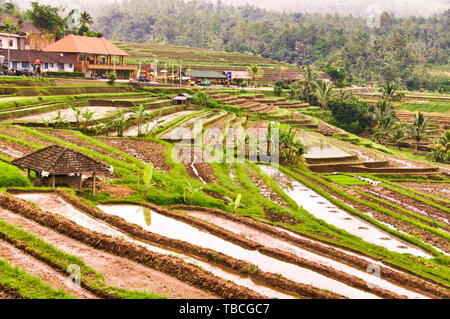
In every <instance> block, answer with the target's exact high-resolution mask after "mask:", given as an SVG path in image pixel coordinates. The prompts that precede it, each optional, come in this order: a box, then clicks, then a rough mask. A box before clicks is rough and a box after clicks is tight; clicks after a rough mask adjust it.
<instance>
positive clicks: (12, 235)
mask: <svg viewBox="0 0 450 319" xmlns="http://www.w3.org/2000/svg"><path fill="white" fill-rule="evenodd" d="M0 234H1V236H2V237H3V238H6V239H8V241H10V242H15V243H20V244H21V249H25V250H26V251H27V252H28V253H32V254H33V255H34V256H37V257H38V258H39V259H41V260H43V261H46V262H48V263H50V264H52V265H54V267H57V268H58V270H59V271H62V272H65V271H66V269H67V268H68V267H69V266H70V265H77V266H79V267H80V271H81V281H82V282H83V283H84V284H85V285H86V286H87V287H89V288H91V289H93V290H97V289H98V290H101V291H103V292H105V293H107V294H109V295H112V296H115V297H117V298H123V299H136V298H139V299H159V298H164V297H162V296H158V295H156V294H154V293H151V292H140V291H129V290H126V289H123V288H117V287H113V286H109V285H107V283H106V281H105V278H104V277H103V276H102V275H101V274H100V273H98V272H96V271H95V270H94V269H92V268H91V267H89V266H87V265H86V264H85V263H84V261H83V260H81V259H80V258H78V257H75V256H73V255H70V254H67V253H65V252H63V251H61V250H59V249H57V248H56V247H54V246H53V245H51V244H49V243H47V242H45V241H43V240H42V239H40V238H38V237H36V236H34V235H33V234H31V233H28V232H26V231H25V230H23V229H21V228H18V227H16V226H14V225H11V224H9V223H6V222H4V221H3V220H0Z"/></svg>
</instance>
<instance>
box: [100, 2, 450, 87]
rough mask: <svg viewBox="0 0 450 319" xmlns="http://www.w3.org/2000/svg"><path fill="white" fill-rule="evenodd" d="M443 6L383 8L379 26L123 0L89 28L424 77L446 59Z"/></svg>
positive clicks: (373, 76) (355, 74)
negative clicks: (408, 13) (403, 11)
mask: <svg viewBox="0 0 450 319" xmlns="http://www.w3.org/2000/svg"><path fill="white" fill-rule="evenodd" d="M449 13H450V11H447V12H445V13H442V14H440V15H437V16H435V17H432V18H423V17H409V18H395V17H392V16H391V15H389V14H387V13H384V14H383V15H382V16H381V19H380V27H379V28H369V27H368V26H367V22H366V20H365V19H364V18H356V17H352V16H340V15H337V14H336V15H326V14H305V13H289V14H287V13H277V12H272V11H267V10H263V9H259V8H256V7H252V6H248V5H246V6H241V7H232V6H227V5H222V4H221V3H220V2H219V3H218V4H215V3H212V2H203V1H186V2H184V1H180V0H141V1H131V0H126V1H124V2H123V3H120V4H112V5H106V6H105V9H104V10H103V13H102V14H101V15H99V16H98V17H97V18H96V23H95V26H94V29H95V30H96V31H100V32H102V33H103V34H104V35H105V36H106V37H107V38H111V39H114V40H120V41H136V42H152V43H165V44H176V45H187V46H192V47H200V48H210V49H216V50H225V51H235V52H251V53H254V54H257V55H261V56H262V57H265V58H273V59H276V60H279V61H285V62H288V63H292V64H298V65H307V64H311V63H314V64H317V65H319V66H322V67H324V66H326V65H330V64H334V65H337V66H343V67H345V69H346V70H347V73H348V74H349V75H350V76H351V77H352V78H353V81H356V82H358V80H365V81H369V80H374V81H376V80H392V79H395V78H399V79H402V80H403V81H404V82H405V83H406V82H408V83H409V84H410V86H411V87H413V88H414V87H415V86H420V85H423V83H424V82H427V81H428V82H429V81H431V79H430V78H429V76H428V73H427V72H426V68H427V66H428V65H429V64H441V65H443V64H447V63H448V56H449V42H448V38H449V36H448V35H449V31H448V30H449V29H450V28H449V21H450V17H449Z"/></svg>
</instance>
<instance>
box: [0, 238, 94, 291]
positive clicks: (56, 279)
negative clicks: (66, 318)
mask: <svg viewBox="0 0 450 319" xmlns="http://www.w3.org/2000/svg"><path fill="white" fill-rule="evenodd" d="M2 235H3V234H0V237H2V238H4V239H5V240H0V258H2V259H4V260H6V261H7V262H9V263H10V264H11V265H14V266H17V267H19V268H22V269H23V270H24V271H26V272H28V273H29V274H31V275H33V276H36V277H39V278H40V279H41V280H42V281H43V282H45V283H47V284H48V285H50V286H51V287H53V288H55V289H61V290H64V291H65V292H67V293H69V294H71V295H73V296H75V297H77V298H81V299H87V298H89V299H94V298H96V297H95V295H93V294H91V293H89V292H87V291H86V290H85V289H74V288H73V287H71V286H70V285H69V284H68V280H67V279H68V278H67V275H68V274H67V272H65V273H64V274H62V273H61V272H60V271H58V270H55V269H53V268H52V267H50V266H49V265H47V264H46V263H43V262H42V261H40V260H37V259H36V258H33V257H31V255H29V254H27V253H25V252H23V250H25V249H23V248H22V249H21V250H19V248H18V246H19V245H20V243H18V242H15V241H12V240H8V239H6V236H2ZM12 242H14V244H12ZM21 247H23V246H21Z"/></svg>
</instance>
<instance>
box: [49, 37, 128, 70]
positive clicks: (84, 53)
mask: <svg viewBox="0 0 450 319" xmlns="http://www.w3.org/2000/svg"><path fill="white" fill-rule="evenodd" d="M43 51H44V52H58V53H62V54H64V55H66V56H68V57H70V58H71V59H72V60H73V62H74V65H75V71H78V72H85V73H86V76H91V75H93V74H95V73H107V72H110V71H115V72H118V71H121V73H122V74H124V75H126V74H128V76H129V73H130V72H133V71H137V66H134V65H126V64H125V56H128V53H126V52H125V51H123V50H122V49H120V48H118V47H117V46H115V45H114V44H112V43H111V42H109V41H108V40H107V39H105V38H103V37H101V38H95V37H85V36H79V35H74V34H69V35H68V36H66V37H64V38H62V39H60V40H58V41H56V42H55V43H52V44H50V45H49V46H48V47H46V48H44V50H43ZM116 57H117V58H116ZM113 61H114V62H113Z"/></svg>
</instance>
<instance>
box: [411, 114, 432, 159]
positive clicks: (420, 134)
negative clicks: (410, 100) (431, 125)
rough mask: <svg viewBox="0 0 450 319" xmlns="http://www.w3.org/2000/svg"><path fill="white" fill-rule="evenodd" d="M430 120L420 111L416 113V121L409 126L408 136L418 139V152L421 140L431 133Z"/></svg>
mask: <svg viewBox="0 0 450 319" xmlns="http://www.w3.org/2000/svg"><path fill="white" fill-rule="evenodd" d="M429 120H430V118H429V117H427V116H424V115H423V113H421V112H419V113H417V114H416V115H415V117H414V122H413V123H412V124H410V125H409V126H408V136H409V137H410V138H411V139H413V140H415V141H416V148H415V150H416V152H417V148H418V146H419V142H420V141H422V140H423V139H425V137H427V135H429V134H430V131H429V130H428V121H429Z"/></svg>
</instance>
